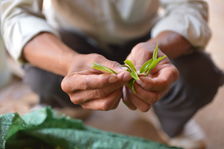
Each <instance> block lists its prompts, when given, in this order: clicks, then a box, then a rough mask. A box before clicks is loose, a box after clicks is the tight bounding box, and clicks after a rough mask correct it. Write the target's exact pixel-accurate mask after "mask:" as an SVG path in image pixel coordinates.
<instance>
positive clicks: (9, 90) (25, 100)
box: [0, 0, 224, 149]
mask: <svg viewBox="0 0 224 149" xmlns="http://www.w3.org/2000/svg"><path fill="white" fill-rule="evenodd" d="M209 5H210V26H211V28H212V31H213V36H212V39H211V42H210V43H209V45H208V47H207V52H209V53H211V56H212V58H213V59H214V61H215V63H216V64H217V65H218V66H219V67H220V68H222V70H224V58H223V57H224V49H223V47H224V41H223V39H224V29H223V26H224V1H223V0H215V1H212V0H210V1H209ZM211 79H215V78H211ZM223 100H224V87H221V88H220V89H219V92H218V93H217V95H216V97H215V99H214V102H212V103H211V104H210V105H208V106H206V107H205V108H204V109H202V110H201V111H200V112H199V113H197V114H196V116H195V119H196V120H197V121H198V122H199V124H200V125H201V126H202V128H203V129H204V131H205V133H206V136H207V140H206V141H207V145H208V149H223V148H224V114H223V113H224V102H223ZM37 102H38V97H37V96H36V95H35V94H34V93H32V92H31V91H30V89H29V88H28V87H27V86H26V85H24V84H23V83H22V82H21V81H18V80H15V81H13V82H12V83H11V84H10V85H9V86H7V87H5V88H3V89H1V90H0V113H6V112H20V113H25V112H27V111H29V108H30V107H32V106H33V105H35V104H36V103H37ZM86 124H88V125H91V126H93V127H96V128H100V129H103V130H108V131H113V132H119V133H123V134H127V135H132V136H139V137H143V138H146V139H150V140H154V141H159V142H162V140H161V139H160V137H159V136H158V134H157V132H156V130H155V129H154V128H153V126H152V125H151V124H150V123H149V122H146V121H144V120H143V119H141V118H140V115H139V112H133V111H130V110H128V109H127V108H126V107H125V106H124V105H123V104H120V106H119V107H118V109H117V110H114V111H108V112H99V111H97V112H93V113H92V115H91V116H90V117H89V119H88V120H87V121H86Z"/></svg>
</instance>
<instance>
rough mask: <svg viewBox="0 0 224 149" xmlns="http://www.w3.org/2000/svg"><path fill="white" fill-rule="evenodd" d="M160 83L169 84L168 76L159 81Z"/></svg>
mask: <svg viewBox="0 0 224 149" xmlns="http://www.w3.org/2000/svg"><path fill="white" fill-rule="evenodd" d="M159 85H163V86H168V85H169V79H168V78H164V79H161V81H160V82H159Z"/></svg>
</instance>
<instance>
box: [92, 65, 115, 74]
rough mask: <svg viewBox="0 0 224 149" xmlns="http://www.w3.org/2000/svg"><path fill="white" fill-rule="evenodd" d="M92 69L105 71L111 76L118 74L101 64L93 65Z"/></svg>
mask: <svg viewBox="0 0 224 149" xmlns="http://www.w3.org/2000/svg"><path fill="white" fill-rule="evenodd" d="M92 68H93V69H96V70H99V71H103V72H107V73H111V74H117V72H116V71H114V70H113V69H111V68H109V67H106V66H103V65H101V64H97V63H94V64H93V65H92Z"/></svg>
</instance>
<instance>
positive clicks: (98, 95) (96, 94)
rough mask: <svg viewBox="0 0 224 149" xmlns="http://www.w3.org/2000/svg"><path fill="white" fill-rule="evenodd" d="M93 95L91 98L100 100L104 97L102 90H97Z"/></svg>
mask: <svg viewBox="0 0 224 149" xmlns="http://www.w3.org/2000/svg"><path fill="white" fill-rule="evenodd" d="M93 94H94V95H93V96H96V98H102V97H104V96H105V95H106V93H105V91H104V90H103V89H102V90H99V89H97V90H95V92H94V93H93Z"/></svg>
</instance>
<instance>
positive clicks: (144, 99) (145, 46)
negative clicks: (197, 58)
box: [123, 41, 179, 112]
mask: <svg viewBox="0 0 224 149" xmlns="http://www.w3.org/2000/svg"><path fill="white" fill-rule="evenodd" d="M155 46H156V44H155V43H153V42H150V41H147V42H143V43H139V44H137V45H136V46H135V47H134V48H133V49H132V51H131V53H130V54H129V56H128V57H127V59H128V60H131V61H132V62H133V63H134V65H135V66H136V68H137V70H139V69H140V67H141V66H142V65H143V64H144V63H145V62H146V61H147V60H149V59H150V58H151V57H152V55H153V50H154V48H155ZM158 55H159V56H163V55H165V54H164V53H162V52H161V51H160V50H159V54H158ZM178 75H179V73H178V70H177V69H176V67H175V66H174V65H173V64H172V63H171V62H170V60H169V59H168V58H166V59H164V60H163V61H161V62H160V63H159V64H158V65H157V66H156V67H155V68H154V69H153V70H152V71H151V72H150V74H149V75H148V76H140V80H138V81H136V83H135V85H134V87H135V90H136V93H133V92H132V91H131V90H130V89H129V88H128V87H127V85H126V86H125V87H124V89H123V96H124V97H123V101H124V103H125V104H126V105H127V106H128V107H129V108H130V109H132V110H135V109H139V110H140V111H142V112H146V111H148V110H149V109H150V107H151V106H152V104H154V103H155V102H156V101H158V100H159V99H160V98H161V97H162V96H163V95H164V94H165V93H166V92H167V91H168V89H169V87H170V85H171V84H172V83H173V82H174V81H175V80H176V79H177V78H178Z"/></svg>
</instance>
